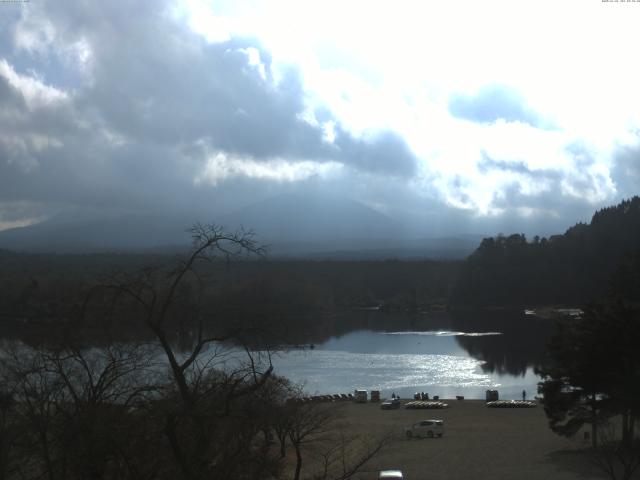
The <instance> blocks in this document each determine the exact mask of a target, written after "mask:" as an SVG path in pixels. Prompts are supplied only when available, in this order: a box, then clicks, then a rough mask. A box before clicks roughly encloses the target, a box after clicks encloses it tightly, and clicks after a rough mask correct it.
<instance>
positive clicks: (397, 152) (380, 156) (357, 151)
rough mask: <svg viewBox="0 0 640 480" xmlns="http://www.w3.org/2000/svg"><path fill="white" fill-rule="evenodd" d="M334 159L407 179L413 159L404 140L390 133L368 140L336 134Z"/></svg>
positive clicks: (414, 169) (345, 134)
mask: <svg viewBox="0 0 640 480" xmlns="http://www.w3.org/2000/svg"><path fill="white" fill-rule="evenodd" d="M335 145H336V146H337V147H338V148H339V149H340V155H339V156H338V158H340V159H341V160H343V161H344V162H345V163H347V164H350V165H352V166H354V167H355V168H359V169H362V170H371V171H374V172H381V173H391V174H398V175H401V176H411V175H412V174H413V173H415V171H416V166H417V165H416V159H415V157H414V155H413V153H412V152H411V150H410V149H409V147H408V146H407V144H406V143H405V141H404V140H403V139H402V137H400V136H399V135H397V134H396V133H393V132H383V133H381V134H378V135H376V136H375V137H373V138H371V139H359V138H358V139H356V138H353V137H352V136H351V135H349V134H348V133H346V132H344V131H342V130H341V131H340V132H339V133H338V134H337V135H336V140H335Z"/></svg>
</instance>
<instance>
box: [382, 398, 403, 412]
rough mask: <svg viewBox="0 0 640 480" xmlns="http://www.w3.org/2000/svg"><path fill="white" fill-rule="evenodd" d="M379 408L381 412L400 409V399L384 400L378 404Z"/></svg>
mask: <svg viewBox="0 0 640 480" xmlns="http://www.w3.org/2000/svg"><path fill="white" fill-rule="evenodd" d="M380 408H381V409H383V410H395V409H396V408H400V399H399V398H392V399H391V400H385V401H384V402H382V403H381V404H380Z"/></svg>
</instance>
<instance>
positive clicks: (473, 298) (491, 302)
mask: <svg viewBox="0 0 640 480" xmlns="http://www.w3.org/2000/svg"><path fill="white" fill-rule="evenodd" d="M638 248H640V197H637V196H636V197H633V198H631V199H629V200H624V201H622V202H621V203H619V204H618V205H615V206H612V207H608V208H604V209H602V210H599V211H597V212H596V213H595V214H594V215H593V218H592V219H591V222H590V223H588V224H585V223H578V224H577V225H575V226H573V227H571V228H569V229H568V230H567V231H566V232H565V233H564V234H563V235H553V236H551V237H549V238H540V237H537V236H536V237H534V238H533V239H531V240H527V238H526V237H525V235H524V234H513V235H508V236H505V235H498V236H497V237H491V238H486V239H484V240H483V241H482V243H481V244H480V246H479V247H478V248H477V249H476V251H475V252H474V253H473V254H472V255H471V256H470V257H469V258H468V259H467V261H466V262H465V264H464V266H463V267H462V269H461V271H460V277H459V278H458V281H457V283H456V286H455V288H454V290H453V294H452V298H451V303H452V304H454V305H458V306H534V305H582V304H584V303H585V302H588V301H590V300H591V299H593V298H597V297H600V296H602V295H604V294H605V293H606V291H607V289H608V288H609V287H608V285H609V283H608V282H609V278H610V276H611V275H612V273H613V272H614V271H615V270H616V269H617V268H618V266H619V265H621V264H625V262H627V263H628V261H629V255H631V254H632V253H633V252H634V251H636V250H637V249H638Z"/></svg>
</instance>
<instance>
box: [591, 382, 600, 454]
mask: <svg viewBox="0 0 640 480" xmlns="http://www.w3.org/2000/svg"><path fill="white" fill-rule="evenodd" d="M591 446H592V447H593V448H598V410H597V408H596V394H595V393H594V394H593V395H592V397H591Z"/></svg>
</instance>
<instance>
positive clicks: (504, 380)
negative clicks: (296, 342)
mask: <svg viewBox="0 0 640 480" xmlns="http://www.w3.org/2000/svg"><path fill="white" fill-rule="evenodd" d="M367 315H368V321H367V322H364V323H365V324H368V325H370V326H372V325H373V326H374V328H360V329H358V328H357V324H356V325H355V327H356V329H354V330H352V331H348V332H340V333H339V334H336V333H334V335H332V336H330V337H329V338H324V339H323V340H322V341H321V342H319V343H317V344H313V348H305V349H294V350H289V351H286V352H282V353H278V354H277V355H275V356H274V357H273V364H274V368H275V372H276V373H277V374H279V375H283V376H286V377H288V378H290V379H291V380H293V381H295V382H299V383H302V384H303V385H304V389H305V391H306V392H308V393H310V394H315V393H318V394H333V393H349V392H353V390H354V389H356V388H362V389H366V390H381V392H382V395H383V396H390V395H391V394H392V393H396V394H397V395H400V396H401V397H403V398H408V397H413V394H414V393H415V392H425V393H429V395H430V396H433V395H439V396H440V397H441V398H453V397H455V396H456V395H464V396H465V397H466V398H485V392H486V390H487V389H496V390H498V391H499V392H500V395H501V398H522V391H523V390H525V391H526V392H527V397H528V398H533V396H534V395H536V393H537V382H538V381H539V378H538V377H537V375H535V373H534V367H535V366H536V365H538V364H539V363H540V362H541V361H542V358H543V357H544V346H545V344H546V341H547V338H548V336H549V334H550V332H551V331H552V328H551V327H552V325H551V324H550V323H549V322H547V321H545V320H542V319H536V318H532V317H531V316H524V315H523V314H521V312H512V311H511V312H462V313H457V314H449V313H447V314H442V315H439V316H438V317H437V319H434V318H433V317H431V318H429V316H423V317H419V316H418V317H417V316H415V315H412V316H408V315H404V316H403V315H397V314H396V315H393V316H390V315H385V314H383V313H380V312H378V313H369V314H367ZM338 323H341V322H338ZM361 323H362V322H360V324H361ZM394 326H396V327H397V326H400V327H403V328H401V329H394V328H393V327H394ZM410 327H418V328H410Z"/></svg>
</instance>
